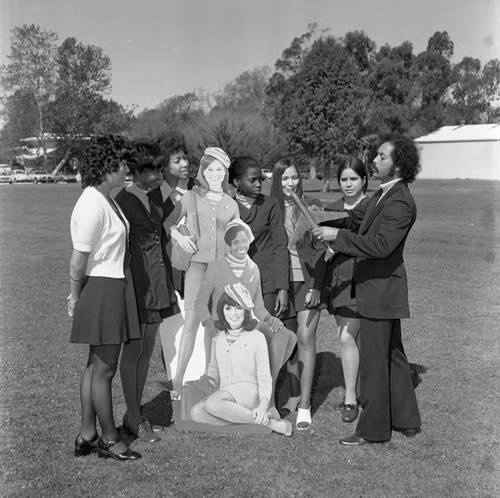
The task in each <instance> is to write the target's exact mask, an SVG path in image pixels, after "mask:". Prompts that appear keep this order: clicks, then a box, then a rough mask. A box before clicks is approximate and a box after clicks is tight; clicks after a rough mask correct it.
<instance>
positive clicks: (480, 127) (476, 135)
mask: <svg viewBox="0 0 500 498" xmlns="http://www.w3.org/2000/svg"><path fill="white" fill-rule="evenodd" d="M415 141H416V142H418V143H420V144H427V143H443V142H492V141H493V142H498V141H500V124H476V125H462V126H443V127H441V128H439V129H438V130H436V131H434V132H432V133H429V135H424V136H422V137H419V138H417V139H416V140H415Z"/></svg>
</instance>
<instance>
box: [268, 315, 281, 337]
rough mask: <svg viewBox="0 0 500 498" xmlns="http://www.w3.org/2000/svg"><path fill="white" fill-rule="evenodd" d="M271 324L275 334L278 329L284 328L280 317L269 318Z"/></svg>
mask: <svg viewBox="0 0 500 498" xmlns="http://www.w3.org/2000/svg"><path fill="white" fill-rule="evenodd" d="M269 326H270V327H271V332H272V333H273V334H276V332H278V330H281V329H282V328H283V322H282V321H281V320H280V319H279V318H276V317H275V316H272V317H271V318H270V319H269Z"/></svg>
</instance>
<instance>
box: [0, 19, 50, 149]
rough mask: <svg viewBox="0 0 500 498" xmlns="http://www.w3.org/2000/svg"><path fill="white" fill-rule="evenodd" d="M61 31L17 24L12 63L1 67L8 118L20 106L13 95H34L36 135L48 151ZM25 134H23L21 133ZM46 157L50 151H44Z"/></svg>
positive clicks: (41, 145)
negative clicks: (56, 31) (49, 120)
mask: <svg viewBox="0 0 500 498" xmlns="http://www.w3.org/2000/svg"><path fill="white" fill-rule="evenodd" d="M57 38H58V37H57V34H56V33H53V32H52V31H46V30H43V29H41V28H40V27H39V26H35V25H34V24H30V25H26V24H25V25H23V26H17V27H15V28H14V29H13V30H12V36H11V38H10V43H11V44H10V54H9V55H8V56H7V58H8V59H9V63H8V64H6V65H2V66H1V67H0V84H1V86H2V88H3V91H4V111H5V113H6V117H7V120H8V121H9V120H10V119H11V118H12V119H15V118H14V116H13V115H12V114H11V112H12V111H13V109H16V110H19V106H17V105H12V99H16V98H20V97H19V96H20V95H21V96H23V97H22V98H25V97H27V98H30V99H32V103H33V105H34V107H35V108H36V117H35V116H33V115H32V114H31V112H30V116H29V117H30V118H33V117H35V123H36V125H35V129H36V136H37V137H38V141H39V145H40V147H42V149H43V150H44V151H46V139H47V137H46V133H47V131H48V129H47V108H48V105H49V103H50V101H51V100H52V99H53V98H54V96H55V90H56V82H57V61H56V54H57V45H56V43H57ZM17 138H18V139H20V138H23V137H22V136H19V137H17ZM44 158H46V154H44Z"/></svg>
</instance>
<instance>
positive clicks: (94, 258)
mask: <svg viewBox="0 0 500 498" xmlns="http://www.w3.org/2000/svg"><path fill="white" fill-rule="evenodd" d="M112 202H114V201H112ZM114 205H115V206H116V209H117V210H118V211H119V212H120V214H121V215H122V217H123V219H120V217H119V216H118V215H117V214H116V212H115V211H114V210H113V208H112V207H111V206H110V204H109V202H108V201H107V200H106V198H105V197H104V196H103V195H102V194H101V193H100V192H99V191H98V190H97V189H96V188H95V187H87V188H86V189H85V190H84V191H83V194H82V195H81V196H80V198H79V199H78V201H77V202H76V204H75V207H74V208H73V213H72V214H71V239H72V241H73V249H76V250H77V251H80V252H87V253H90V255H89V259H88V263H87V270H86V273H85V274H86V275H89V276H92V277H109V278H124V277H125V275H124V272H123V262H124V258H125V249H126V245H127V239H128V232H129V230H130V225H129V223H128V221H127V219H126V217H125V215H124V214H123V212H122V210H121V209H120V207H119V206H118V204H116V202H114Z"/></svg>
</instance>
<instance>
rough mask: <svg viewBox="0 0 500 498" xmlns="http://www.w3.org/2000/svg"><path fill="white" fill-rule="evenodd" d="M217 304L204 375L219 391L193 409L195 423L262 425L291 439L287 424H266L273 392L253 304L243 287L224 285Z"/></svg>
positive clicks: (266, 356)
mask: <svg viewBox="0 0 500 498" xmlns="http://www.w3.org/2000/svg"><path fill="white" fill-rule="evenodd" d="M224 290H225V292H224V294H222V296H221V298H220V299H219V301H218V303H217V315H218V317H219V319H218V320H217V321H216V322H215V326H216V328H217V329H218V330H220V332H219V333H218V334H217V335H216V336H215V337H214V339H213V344H212V357H211V360H210V365H209V367H208V375H209V377H210V378H211V383H212V384H213V385H214V387H218V389H219V390H218V391H216V392H215V393H213V394H211V395H210V396H208V397H207V398H205V399H204V400H202V401H200V402H199V403H197V404H196V405H195V406H194V407H193V408H192V409H191V418H192V419H193V420H194V421H195V422H199V423H205V424H212V425H231V424H251V423H255V424H261V425H265V426H268V427H269V428H270V429H272V430H273V431H274V432H278V433H280V434H284V435H285V436H291V435H292V424H291V423H290V422H289V421H287V420H281V419H279V418H278V419H275V418H270V416H269V413H268V408H269V400H270V397H271V390H272V378H271V371H270V368H269V354H268V350H267V343H266V339H265V337H264V336H263V334H262V333H260V332H259V331H258V330H256V329H255V326H256V324H257V321H256V320H255V319H252V314H251V309H252V308H253V302H252V300H251V298H250V294H249V292H248V290H247V289H246V287H245V286H244V285H243V284H241V283H236V284H230V285H226V287H225V289H224Z"/></svg>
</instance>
